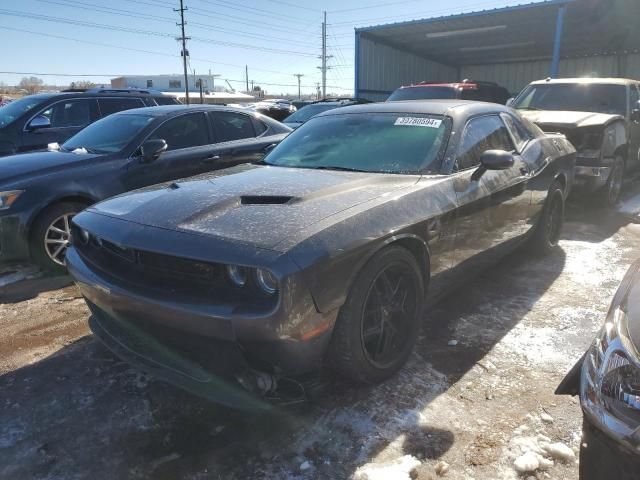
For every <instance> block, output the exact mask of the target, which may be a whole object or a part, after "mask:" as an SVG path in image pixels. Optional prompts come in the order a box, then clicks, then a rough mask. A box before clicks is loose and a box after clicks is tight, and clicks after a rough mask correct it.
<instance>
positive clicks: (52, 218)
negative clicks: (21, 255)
mask: <svg viewBox="0 0 640 480" xmlns="http://www.w3.org/2000/svg"><path fill="white" fill-rule="evenodd" d="M86 207H87V205H85V204H83V203H78V202H61V203H56V204H54V205H51V206H49V207H47V208H45V209H44V210H43V211H42V212H41V213H40V215H38V218H36V220H35V222H34V224H33V227H32V229H31V236H30V243H31V258H32V259H33V261H34V262H35V263H36V264H37V265H38V266H39V267H40V268H42V269H43V270H46V271H48V272H51V273H65V272H66V271H67V269H66V267H65V266H64V254H65V253H66V250H67V247H68V246H69V240H70V233H71V232H70V222H71V218H73V216H74V215H75V214H77V213H79V212H81V211H82V210H84V209H85V208H86Z"/></svg>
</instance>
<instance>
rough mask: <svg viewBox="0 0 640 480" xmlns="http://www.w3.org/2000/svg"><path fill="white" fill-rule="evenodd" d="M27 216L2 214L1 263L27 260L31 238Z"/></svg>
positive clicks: (0, 217) (0, 222)
mask: <svg viewBox="0 0 640 480" xmlns="http://www.w3.org/2000/svg"><path fill="white" fill-rule="evenodd" d="M26 225H27V219H26V216H25V215H23V214H20V213H14V212H11V213H9V212H5V215H2V212H0V263H6V262H14V261H19V260H27V259H28V258H29V236H28V232H27V227H26Z"/></svg>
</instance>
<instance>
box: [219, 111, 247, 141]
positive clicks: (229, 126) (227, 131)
mask: <svg viewBox="0 0 640 480" xmlns="http://www.w3.org/2000/svg"><path fill="white" fill-rule="evenodd" d="M251 118H252V117H251V116H249V115H244V114H242V113H235V112H214V113H213V122H214V125H215V127H216V133H217V134H218V141H219V142H230V141H232V140H240V139H242V138H251V137H255V136H256V134H255V132H254V130H253V123H252V121H251Z"/></svg>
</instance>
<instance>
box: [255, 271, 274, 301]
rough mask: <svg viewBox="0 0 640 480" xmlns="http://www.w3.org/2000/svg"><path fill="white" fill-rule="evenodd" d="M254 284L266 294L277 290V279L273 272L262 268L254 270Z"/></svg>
mask: <svg viewBox="0 0 640 480" xmlns="http://www.w3.org/2000/svg"><path fill="white" fill-rule="evenodd" d="M256 284H257V285H258V287H260V290H262V291H263V292H264V293H266V294H267V295H273V294H274V293H276V291H277V290H278V279H277V278H276V276H275V275H274V274H273V273H271V272H270V271H269V270H265V269H264V268H258V269H257V270H256Z"/></svg>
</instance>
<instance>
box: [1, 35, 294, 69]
mask: <svg viewBox="0 0 640 480" xmlns="http://www.w3.org/2000/svg"><path fill="white" fill-rule="evenodd" d="M0 29H2V30H10V31H14V32H21V33H28V34H31V35H40V36H43V37H49V38H56V39H59V40H69V41H72V42H77V43H84V44H87V45H96V46H99V47H107V48H117V49H118V50H128V51H132V52H138V53H146V54H151V55H159V56H163V57H172V58H180V55H175V54H171V53H166V52H158V51H153V50H144V49H140V48H134V47H125V46H122V45H114V44H110V43H101V42H94V41H91V40H84V39H79V38H71V37H65V36H63V35H55V34H52V33H44V32H34V31H32V30H25V29H22V28H13V27H5V26H4V25H0ZM191 59H192V60H197V61H200V62H207V63H214V64H217V65H223V66H225V67H236V68H244V65H237V64H234V63H224V62H218V61H216V60H212V59H209V58H199V57H191ZM253 70H257V71H261V72H265V73H271V74H275V75H281V76H285V75H289V74H288V73H283V72H281V71H280V72H279V71H276V70H267V69H264V68H253ZM98 76H99V75H98Z"/></svg>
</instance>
